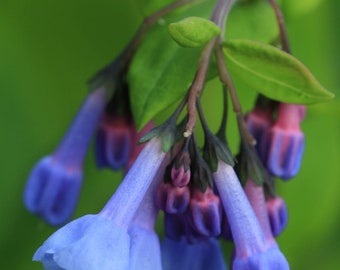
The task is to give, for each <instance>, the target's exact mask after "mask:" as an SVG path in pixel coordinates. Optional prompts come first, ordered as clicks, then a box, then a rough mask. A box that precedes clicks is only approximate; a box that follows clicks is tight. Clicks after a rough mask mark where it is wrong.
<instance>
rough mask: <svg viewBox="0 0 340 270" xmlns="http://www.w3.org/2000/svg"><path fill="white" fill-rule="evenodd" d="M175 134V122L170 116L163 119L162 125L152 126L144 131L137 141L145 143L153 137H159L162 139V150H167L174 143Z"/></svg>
mask: <svg viewBox="0 0 340 270" xmlns="http://www.w3.org/2000/svg"><path fill="white" fill-rule="evenodd" d="M175 134H176V122H174V121H172V119H171V118H170V119H169V120H168V121H165V122H164V123H163V124H162V125H160V126H158V127H155V128H153V129H152V130H150V131H149V132H148V133H146V134H145V135H144V136H143V137H142V138H141V139H140V140H139V143H145V142H147V141H149V140H151V139H152V138H154V137H160V138H161V141H162V150H163V152H168V151H169V150H170V148H171V147H172V146H173V145H174V143H175Z"/></svg>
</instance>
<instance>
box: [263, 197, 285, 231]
mask: <svg viewBox="0 0 340 270" xmlns="http://www.w3.org/2000/svg"><path fill="white" fill-rule="evenodd" d="M266 206H267V211H268V217H269V222H270V228H271V230H272V233H273V235H274V236H275V237H276V236H278V235H280V234H281V233H282V231H283V230H284V229H285V228H286V226H287V222H288V212H287V207H286V204H285V201H284V200H283V199H282V198H280V197H270V198H269V199H268V200H267V203H266Z"/></svg>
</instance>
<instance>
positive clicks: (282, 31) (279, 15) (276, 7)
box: [269, 0, 291, 53]
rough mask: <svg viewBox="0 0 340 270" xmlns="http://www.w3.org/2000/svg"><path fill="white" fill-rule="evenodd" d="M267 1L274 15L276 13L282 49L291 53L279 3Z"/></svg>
mask: <svg viewBox="0 0 340 270" xmlns="http://www.w3.org/2000/svg"><path fill="white" fill-rule="evenodd" d="M269 3H270V4H271V5H272V7H273V9H274V12H275V15H276V19H277V23H278V26H279V30H280V39H281V45H282V50H283V51H285V52H287V53H291V50H290V46H289V42H288V37H287V31H286V27H285V23H284V18H283V14H282V12H281V9H280V7H279V5H278V4H277V2H276V0H269Z"/></svg>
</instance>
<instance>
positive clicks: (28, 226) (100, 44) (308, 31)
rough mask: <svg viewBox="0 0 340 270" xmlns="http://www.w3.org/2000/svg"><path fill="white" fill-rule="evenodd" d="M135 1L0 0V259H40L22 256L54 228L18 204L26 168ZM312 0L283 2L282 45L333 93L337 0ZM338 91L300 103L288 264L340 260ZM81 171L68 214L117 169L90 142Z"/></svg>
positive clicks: (122, 37) (103, 58) (120, 38)
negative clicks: (300, 154) (300, 150)
mask: <svg viewBox="0 0 340 270" xmlns="http://www.w3.org/2000/svg"><path fill="white" fill-rule="evenodd" d="M136 2H137V0H136V1H134V0H128V1H115V0H99V1H96V2H95V1H86V0H83V1H69V0H68V1H66V0H59V1H53V0H32V1H28V0H26V1H25V0H0V119H1V122H0V123H1V132H0V164H1V165H0V166H1V167H0V181H1V187H0V201H1V203H0V217H1V220H0V256H1V257H0V268H1V269H18V270H19V269H25V270H28V269H42V267H41V265H40V264H38V263H34V262H31V257H32V255H33V253H34V251H35V250H36V249H37V248H38V247H39V245H40V244H41V243H42V242H43V241H44V240H45V239H46V238H47V237H48V236H49V235H50V234H51V233H52V232H53V231H54V230H55V228H51V227H49V226H48V225H46V224H44V223H43V222H42V221H40V220H39V219H38V218H37V217H35V216H32V215H30V214H29V213H27V212H26V210H25V209H24V207H23V204H22V191H23V187H24V184H25V181H26V178H27V175H28V173H29V171H30V169H31V168H32V166H33V165H34V163H35V162H36V161H37V160H38V159H39V158H40V157H41V156H43V155H45V154H47V153H49V152H51V151H53V149H54V147H55V146H56V144H57V143H58V141H59V140H60V138H61V136H62V135H63V133H64V132H65V130H66V129H67V127H68V125H69V123H70V122H71V120H72V118H73V116H74V114H75V113H76V112H77V109H78V107H79V105H80V104H81V102H82V100H83V99H84V97H85V96H86V93H87V88H86V84H85V82H86V81H87V79H88V78H89V77H91V75H92V74H93V73H95V72H96V71H97V70H98V69H99V68H101V67H103V66H104V65H105V64H106V63H108V62H109V61H110V60H111V59H113V58H114V57H115V56H116V55H117V54H118V53H119V51H120V50H121V49H122V48H123V47H124V45H126V43H127V42H128V40H129V38H131V36H132V35H133V33H134V31H135V30H136V28H137V27H138V24H139V22H140V21H141V18H142V14H141V12H140V8H139V5H138V4H136ZM139 2H142V1H139ZM288 2H292V1H291V0H289V1H288ZM302 2H303V1H302ZM311 2H321V3H320V4H319V5H318V6H317V7H316V8H314V9H312V10H310V11H309V12H307V11H306V10H305V9H301V10H300V11H296V10H294V9H290V8H289V7H286V8H285V10H286V11H287V13H286V21H287V27H288V34H289V37H290V40H291V47H292V50H293V53H294V54H295V55H296V56H297V57H298V58H299V59H301V60H302V62H304V63H305V64H306V66H307V67H309V68H310V70H311V71H312V72H313V73H314V74H315V76H316V77H317V78H318V79H319V80H320V82H321V83H322V84H323V85H324V86H326V88H328V89H329V90H332V91H333V92H335V93H336V94H337V96H338V97H339V96H340V76H337V75H338V70H339V68H340V54H338V51H339V50H338V44H339V42H340V36H339V30H338V28H339V21H340V18H339V16H340V3H339V1H336V0H324V1H311ZM305 11H306V12H305ZM209 95H210V94H209ZM338 97H337V98H336V99H335V100H334V101H333V102H330V103H327V104H320V105H314V106H310V107H309V108H308V116H307V118H306V120H305V122H304V124H303V129H304V131H305V134H306V140H307V143H306V144H307V145H306V152H305V157H304V161H303V167H302V170H301V172H300V173H299V175H298V177H296V178H295V179H293V180H292V181H290V182H288V183H282V184H281V183H280V184H279V193H280V194H281V195H282V196H283V197H284V198H285V200H286V202H287V204H288V208H289V217H290V220H289V224H288V228H287V229H286V231H285V232H284V233H283V234H282V235H281V236H280V237H279V243H280V246H281V249H282V250H283V252H284V253H285V254H286V256H287V258H288V260H289V262H290V265H291V269H327V270H328V269H338V268H339V265H340V211H339V210H338V207H339V206H340V196H339V195H338V194H339V193H340V154H339V152H340V120H339V117H340V106H339V105H340V99H339V98H338ZM210 98H211V99H212V100H213V99H214V97H213V96H211V97H210ZM240 99H241V101H242V102H243V103H244V104H246V105H245V108H249V107H250V106H251V104H252V101H251V100H250V98H249V97H248V96H245V95H244V94H242V93H240ZM207 111H208V110H207ZM210 119H211V120H212V119H214V118H213V117H212V116H210ZM232 131H233V129H231V131H230V133H233V132H232ZM234 134H235V133H234ZM230 135H231V136H233V135H232V134H230ZM231 140H232V141H233V138H231ZM85 172H86V176H85V181H84V188H83V191H82V193H81V198H80V203H79V207H78V209H77V212H76V216H81V215H84V214H86V213H95V212H97V211H98V210H100V209H101V207H102V206H103V205H104V204H105V202H106V200H107V199H108V198H109V197H110V195H111V194H112V192H113V190H114V188H115V186H116V185H117V183H118V181H117V180H116V179H114V178H117V177H119V176H120V173H116V174H114V173H112V172H110V171H100V172H98V171H96V168H95V166H94V159H93V154H92V150H91V151H90V153H89V155H88V156H87V159H86V164H85Z"/></svg>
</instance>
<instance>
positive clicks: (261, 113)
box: [246, 104, 273, 162]
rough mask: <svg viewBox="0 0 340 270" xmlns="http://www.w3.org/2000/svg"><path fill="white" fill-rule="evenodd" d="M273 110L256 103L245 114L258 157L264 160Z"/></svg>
mask: <svg viewBox="0 0 340 270" xmlns="http://www.w3.org/2000/svg"><path fill="white" fill-rule="evenodd" d="M272 114H273V112H272V110H271V109H270V108H262V107H261V106H259V105H258V104H257V105H256V106H255V108H254V109H253V110H252V111H250V112H249V113H248V114H247V116H246V123H247V128H248V130H249V132H250V133H251V134H252V136H253V137H254V139H255V140H256V145H255V147H256V150H257V153H258V155H259V157H260V159H261V160H262V161H263V162H265V161H266V160H267V155H268V147H269V144H268V131H269V129H270V127H271V125H272V123H273V116H272Z"/></svg>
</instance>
